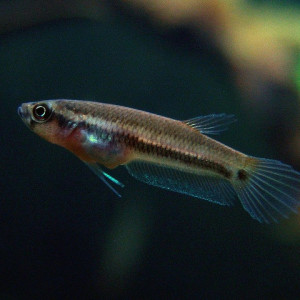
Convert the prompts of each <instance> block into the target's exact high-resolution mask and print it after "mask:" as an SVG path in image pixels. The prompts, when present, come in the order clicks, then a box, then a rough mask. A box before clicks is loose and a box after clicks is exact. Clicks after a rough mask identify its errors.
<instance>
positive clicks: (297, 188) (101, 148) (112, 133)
mask: <svg viewBox="0 0 300 300" xmlns="http://www.w3.org/2000/svg"><path fill="white" fill-rule="evenodd" d="M18 113H19V115H20V117H21V118H22V120H23V121H24V123H25V124H26V125H27V126H28V127H29V128H30V129H31V130H32V131H33V132H35V133H36V134H37V135H39V136H41V137H42V138H44V139H46V140H47V141H49V142H51V143H54V144H57V145H60V146H62V147H64V148H66V149H68V150H69V151H71V152H72V153H74V154H75V155H76V156H77V157H78V158H80V159H81V160H82V161H83V162H84V163H85V164H86V165H87V166H88V167H89V168H90V169H91V170H92V171H93V172H94V173H95V174H96V175H97V176H98V177H99V178H100V179H101V180H102V181H103V182H105V184H106V185H107V186H109V187H110V188H111V190H112V191H113V192H114V193H115V194H116V195H118V196H120V194H119V193H118V192H117V190H116V189H115V187H114V186H113V184H115V185H118V186H121V187H123V186H124V185H123V184H122V183H121V182H119V181H118V180H117V179H115V178H113V177H112V176H111V175H109V174H108V173H106V172H105V171H104V170H103V169H102V168H101V166H105V167H106V168H108V169H114V168H115V167H117V166H119V165H123V166H125V167H126V169H127V170H128V172H129V174H130V175H132V176H133V177H134V178H136V179H137V180H140V181H143V182H145V183H147V184H150V185H153V186H157V187H160V188H164V189H167V190H171V191H175V192H179V193H182V194H187V195H190V196H193V197H197V198H200V199H204V200H208V201H211V202H213V203H217V204H220V205H233V204H234V202H235V199H236V198H238V199H239V200H240V202H241V204H242V206H243V207H244V209H245V210H246V211H247V212H248V213H249V214H250V215H251V217H253V218H254V219H256V220H258V221H259V222H264V223H270V222H277V221H278V219H279V218H280V217H281V216H283V217H288V215H289V213H290V212H291V211H293V212H295V213H297V207H298V206H299V204H300V201H299V199H300V173H299V172H297V171H295V170H294V169H293V168H292V167H291V166H289V165H286V164H283V163H281V162H279V161H276V160H271V159H264V158H256V157H252V156H249V155H246V154H243V153H241V152H239V151H237V150H234V149H232V148H230V147H228V146H226V145H224V144H222V143H220V142H218V141H216V140H214V139H212V138H211V137H209V136H207V135H213V134H217V133H219V132H222V131H224V130H226V129H227V126H228V125H229V124H230V123H233V122H234V121H235V118H234V116H233V115H226V114H212V115H206V116H199V117H196V118H193V119H189V120H185V121H178V120H174V119H171V118H167V117H163V116H159V115H156V114H152V113H148V112H144V111H140V110H137V109H132V108H127V107H123V106H118V105H111V104H104V103H98V102H89V101H76V100H64V99H63V100H45V101H39V102H30V103H24V104H22V105H21V106H20V107H19V108H18Z"/></svg>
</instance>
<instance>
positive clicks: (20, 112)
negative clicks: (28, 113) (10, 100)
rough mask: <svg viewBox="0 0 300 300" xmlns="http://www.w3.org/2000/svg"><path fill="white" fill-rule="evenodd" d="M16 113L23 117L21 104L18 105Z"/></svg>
mask: <svg viewBox="0 0 300 300" xmlns="http://www.w3.org/2000/svg"><path fill="white" fill-rule="evenodd" d="M18 115H19V116H20V117H21V119H23V118H24V112H23V109H22V106H19V107H18Z"/></svg>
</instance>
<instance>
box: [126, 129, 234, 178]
mask: <svg viewBox="0 0 300 300" xmlns="http://www.w3.org/2000/svg"><path fill="white" fill-rule="evenodd" d="M124 142H125V144H126V145H127V146H128V147H130V148H133V149H135V150H138V151H140V152H142V153H147V154H155V155H157V156H160V157H168V158H171V159H174V160H179V161H181V162H183V163H185V164H187V165H194V166H198V167H201V168H203V169H206V170H211V171H215V172H217V173H219V174H220V175H223V176H224V177H226V178H231V176H232V172H231V171H229V170H227V169H226V168H225V167H224V166H222V165H221V164H219V163H216V162H213V161H209V160H205V159H200V158H199V157H197V156H191V155H186V154H185V153H183V152H180V151H178V150H175V149H171V148H165V147H162V146H157V145H154V144H152V143H145V142H143V141H139V139H138V137H136V136H131V135H126V136H125V137H124Z"/></svg>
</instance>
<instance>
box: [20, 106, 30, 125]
mask: <svg viewBox="0 0 300 300" xmlns="http://www.w3.org/2000/svg"><path fill="white" fill-rule="evenodd" d="M17 112H18V115H19V116H20V118H21V119H22V121H23V122H24V123H25V125H26V126H27V127H29V128H31V126H30V125H31V117H30V114H29V112H28V107H27V106H26V105H24V104H22V105H20V106H19V107H18V109H17Z"/></svg>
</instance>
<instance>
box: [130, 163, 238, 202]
mask: <svg viewBox="0 0 300 300" xmlns="http://www.w3.org/2000/svg"><path fill="white" fill-rule="evenodd" d="M126 168H127V170H128V172H129V174H130V175H132V176H133V177H134V178H136V179H138V180H140V181H143V182H145V183H147V184H150V185H154V186H158V187H161V188H163V189H167V190H172V191H175V192H179V193H182V194H187V195H190V196H194V197H197V198H201V199H205V200H208V201H211V202H214V203H218V204H221V205H232V204H233V200H234V198H235V197H236V195H235V192H234V189H233V188H232V186H231V184H230V182H229V181H227V180H226V179H222V178H217V177H207V176H206V177H205V176H201V175H199V174H195V173H188V172H184V171H182V170H179V169H175V168H171V167H168V166H165V165H160V164H155V163H151V162H146V161H142V160H135V161H132V162H130V163H129V164H127V165H126Z"/></svg>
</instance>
